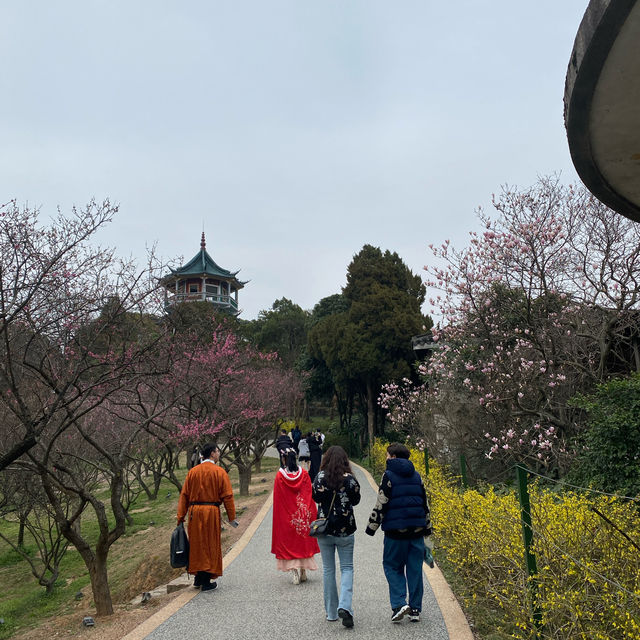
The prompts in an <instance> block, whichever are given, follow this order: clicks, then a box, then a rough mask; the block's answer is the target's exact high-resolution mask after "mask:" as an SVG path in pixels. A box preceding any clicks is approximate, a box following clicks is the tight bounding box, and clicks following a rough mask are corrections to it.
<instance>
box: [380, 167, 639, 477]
mask: <svg viewBox="0 0 640 640" xmlns="http://www.w3.org/2000/svg"><path fill="white" fill-rule="evenodd" d="M493 206H494V208H495V211H496V215H495V216H494V217H490V216H488V215H486V214H485V213H484V212H483V211H479V219H480V221H481V223H482V226H483V227H484V229H483V231H482V232H479V233H475V232H473V233H471V234H470V244H469V246H467V247H466V248H463V249H455V248H454V247H452V246H451V244H450V243H449V241H446V242H444V243H443V244H442V245H441V246H440V247H431V248H432V250H433V253H434V255H435V256H436V258H437V259H438V264H437V265H436V266H427V267H425V269H426V271H427V272H428V274H429V279H428V281H427V285H428V286H429V287H431V288H432V289H435V290H436V291H438V295H437V296H436V297H435V298H432V299H431V303H432V304H433V305H434V306H435V307H438V308H439V311H440V315H441V317H443V318H444V322H443V327H442V328H441V329H438V330H436V331H434V340H436V341H438V342H439V345H440V348H439V349H437V350H434V353H433V356H432V357H431V358H430V360H429V361H428V364H427V367H426V369H425V380H426V381H427V386H428V388H427V389H426V390H425V393H426V394H428V403H429V405H430V409H431V411H432V413H440V415H446V413H447V411H448V410H449V411H450V410H451V406H452V398H453V397H455V398H457V400H458V404H459V405H461V406H465V405H466V406H468V407H469V408H470V411H472V412H473V413H474V415H475V416H476V420H475V421H474V422H475V424H474V430H473V432H472V433H471V434H470V437H469V441H471V442H473V443H475V445H476V446H478V447H480V446H483V447H484V449H485V452H486V454H487V455H488V456H489V457H491V458H493V459H496V458H500V459H502V460H513V459H516V460H524V461H527V462H529V463H530V464H534V465H540V466H543V467H546V468H549V467H554V468H555V467H557V466H558V465H560V466H562V464H563V460H565V461H566V458H565V456H566V455H567V454H568V453H569V451H568V443H569V441H570V440H571V439H572V438H573V436H574V435H575V434H576V432H577V431H578V430H579V429H580V428H581V422H580V420H581V418H580V413H579V411H578V410H577V409H576V408H575V407H572V406H570V404H569V399H570V398H571V397H572V396H574V395H575V394H576V393H578V392H589V391H590V390H591V389H593V388H594V386H595V385H596V384H597V383H599V382H601V381H603V380H605V379H607V377H609V376H612V375H621V374H622V375H624V374H627V373H628V372H630V371H632V370H638V369H639V368H640V352H639V340H640V323H639V320H640V313H639V310H638V302H639V295H640V227H638V225H637V224H635V223H633V222H631V221H629V220H627V219H626V218H622V217H621V216H619V215H617V214H616V213H615V212H613V211H611V210H610V209H608V208H607V207H605V206H604V205H603V204H601V203H600V202H599V201H598V200H596V199H595V198H594V197H593V196H592V195H591V194H589V193H588V192H587V191H586V190H585V189H583V188H581V187H571V186H568V187H567V186H562V185H561V184H560V183H559V181H558V179H557V178H554V177H550V178H549V177H547V178H541V179H540V180H539V181H538V183H537V184H535V185H534V186H533V187H531V188H529V189H524V190H516V189H508V188H505V189H504V190H503V192H502V193H501V194H500V195H499V196H497V197H494V199H493ZM392 404H393V402H392Z"/></svg>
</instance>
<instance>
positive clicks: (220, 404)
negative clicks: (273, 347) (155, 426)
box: [177, 327, 304, 495]
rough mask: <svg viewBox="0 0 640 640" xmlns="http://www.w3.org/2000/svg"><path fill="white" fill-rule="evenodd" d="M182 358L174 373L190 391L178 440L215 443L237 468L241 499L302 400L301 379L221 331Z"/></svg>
mask: <svg viewBox="0 0 640 640" xmlns="http://www.w3.org/2000/svg"><path fill="white" fill-rule="evenodd" d="M185 356H186V357H185V359H184V361H183V363H182V365H181V366H182V369H181V372H179V373H178V374H177V375H178V377H179V379H180V380H181V381H182V384H187V385H188V386H189V392H188V393H187V394H185V398H186V399H188V402H186V403H185V404H184V405H183V406H182V411H183V414H184V416H185V419H184V420H183V421H182V422H181V423H180V424H179V425H178V431H177V438H178V440H179V441H180V442H196V441H201V440H203V439H205V438H210V439H215V440H216V441H217V442H218V444H219V446H220V448H221V452H222V453H221V463H222V464H225V465H226V466H227V467H229V466H231V465H235V466H236V467H237V468H238V473H239V479H240V495H248V491H249V483H250V481H251V469H252V467H253V466H254V465H255V464H256V463H257V462H258V461H259V460H260V458H261V457H262V456H263V454H264V451H265V449H266V447H267V446H268V445H269V444H271V443H273V441H274V440H275V435H276V430H277V425H278V422H279V421H280V420H281V419H284V418H285V417H287V416H290V415H293V413H294V412H295V404H296V403H299V402H301V401H302V399H303V397H304V390H303V384H302V378H301V376H300V374H297V373H295V372H294V371H293V370H291V369H288V368H286V367H284V366H283V365H282V363H281V362H280V361H279V360H278V358H277V356H276V355H275V354H263V353H261V352H259V351H257V350H255V349H254V348H253V347H251V346H250V345H249V344H246V343H244V342H242V341H241V340H240V339H239V338H238V336H237V335H236V334H234V333H232V332H230V331H226V330H225V329H224V328H223V327H220V328H219V329H218V330H217V331H216V332H215V334H214V336H213V339H212V340H211V341H210V342H209V343H208V344H206V345H203V346H197V347H195V348H194V349H193V350H192V351H190V352H188V353H187V352H185Z"/></svg>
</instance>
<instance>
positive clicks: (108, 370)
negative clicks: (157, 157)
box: [0, 201, 156, 470]
mask: <svg viewBox="0 0 640 640" xmlns="http://www.w3.org/2000/svg"><path fill="white" fill-rule="evenodd" d="M116 212H117V207H115V206H113V205H111V204H110V203H109V201H105V202H103V203H101V204H98V203H96V202H94V201H92V202H90V203H89V204H88V205H87V206H86V207H85V208H84V209H82V210H76V209H74V210H73V212H72V214H71V215H70V216H66V217H65V216H63V215H62V214H61V213H58V215H57V217H56V218H55V219H54V220H52V221H51V223H50V224H49V226H45V225H42V224H41V223H40V220H39V212H38V211H37V210H33V209H28V208H24V209H20V208H19V207H18V206H17V204H16V203H15V202H10V203H8V204H6V205H3V206H2V207H0V404H1V405H2V407H3V409H4V410H5V411H6V412H7V414H8V415H9V416H10V419H9V420H8V421H6V422H4V421H3V424H2V425H1V426H0V434H1V435H2V438H1V442H2V444H0V470H1V469H3V468H5V467H7V466H8V465H9V464H11V463H12V462H13V461H15V460H17V459H18V458H19V457H20V456H21V455H23V454H24V453H25V452H27V451H29V450H30V449H31V448H32V447H34V446H35V444H36V442H37V441H38V438H39V437H40V434H41V433H43V432H44V431H45V430H46V429H47V427H48V426H49V425H50V424H55V425H56V429H60V430H64V429H65V428H67V427H68V426H69V425H71V424H72V423H73V421H74V420H75V419H77V418H79V417H80V415H81V414H85V413H87V412H88V411H91V409H92V408H93V407H95V406H97V405H98V404H100V403H101V402H102V400H103V398H104V393H109V392H110V391H111V390H115V389H117V388H118V387H119V386H120V383H119V382H118V380H120V381H122V380H123V379H124V378H123V376H122V375H121V372H122V371H124V370H125V369H127V368H129V366H130V363H131V361H132V360H133V359H135V358H136V357H137V356H139V355H140V353H142V351H144V349H146V348H147V346H148V344H149V343H150V342H151V341H152V340H151V339H150V338H151V337H149V339H146V340H142V341H141V342H137V343H133V344H131V343H130V344H127V342H126V340H123V338H122V337H120V338H118V340H117V342H113V337H114V336H113V331H112V329H113V326H114V322H116V321H117V320H118V318H121V317H123V316H124V315H126V314H127V313H129V312H133V311H135V312H140V311H141V310H142V309H143V308H144V307H145V306H148V305H149V304H150V303H151V302H152V301H153V296H154V293H155V289H156V286H155V285H154V283H153V282H152V281H151V280H150V277H151V276H152V275H153V274H151V273H150V272H149V271H147V270H142V271H138V269H137V268H136V266H135V265H134V264H133V263H131V262H122V261H118V260H116V258H115V257H114V254H113V252H112V251H110V250H104V249H101V248H94V247H93V246H92V245H91V244H90V241H91V239H92V237H93V236H94V234H95V233H96V231H97V230H98V229H99V228H100V227H102V226H104V225H105V224H107V223H108V222H109V221H110V220H111V219H112V217H113V216H114V215H115V213H116ZM114 301H115V303H114ZM110 302H111V304H108V303H110ZM91 323H92V324H93V329H92V331H91V333H82V332H81V331H80V328H81V327H84V326H87V325H89V324H91ZM129 347H131V348H129ZM97 349H101V351H102V352H103V353H104V352H107V351H109V350H111V355H112V357H111V358H110V359H109V362H108V365H105V363H104V362H100V361H99V360H97V359H96V358H94V357H93V355H92V354H93V351H94V350H97ZM98 387H100V388H101V389H102V391H103V394H96V393H94V391H95V389H96V388H98ZM89 398H90V399H91V401H90V402H88V399H89Z"/></svg>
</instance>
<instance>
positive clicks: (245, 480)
mask: <svg viewBox="0 0 640 640" xmlns="http://www.w3.org/2000/svg"><path fill="white" fill-rule="evenodd" d="M236 466H237V467H238V479H239V480H240V495H241V496H248V495H249V485H250V484H251V465H250V464H249V465H246V464H244V463H242V464H240V463H239V464H237V465H236Z"/></svg>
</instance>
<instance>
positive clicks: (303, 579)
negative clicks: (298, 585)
mask: <svg viewBox="0 0 640 640" xmlns="http://www.w3.org/2000/svg"><path fill="white" fill-rule="evenodd" d="M306 581H307V572H306V571H305V570H304V569H300V582H306Z"/></svg>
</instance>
